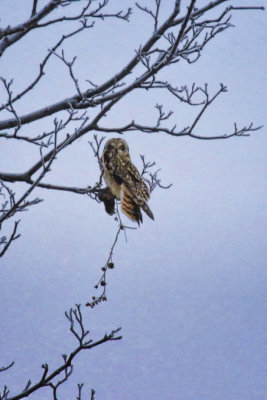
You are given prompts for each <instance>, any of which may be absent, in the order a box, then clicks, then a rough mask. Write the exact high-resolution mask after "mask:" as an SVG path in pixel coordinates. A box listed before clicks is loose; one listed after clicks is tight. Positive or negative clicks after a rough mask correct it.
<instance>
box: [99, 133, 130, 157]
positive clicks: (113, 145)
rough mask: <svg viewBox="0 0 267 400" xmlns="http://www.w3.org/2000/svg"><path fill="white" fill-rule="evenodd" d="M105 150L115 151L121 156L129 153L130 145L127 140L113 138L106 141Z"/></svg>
mask: <svg viewBox="0 0 267 400" xmlns="http://www.w3.org/2000/svg"><path fill="white" fill-rule="evenodd" d="M104 152H108V153H113V154H116V155H118V156H119V157H123V156H126V155H129V147H128V144H127V142H126V140H124V139H120V138H118V139H117V138H113V139H109V140H108V141H107V142H106V144H105V147H104Z"/></svg>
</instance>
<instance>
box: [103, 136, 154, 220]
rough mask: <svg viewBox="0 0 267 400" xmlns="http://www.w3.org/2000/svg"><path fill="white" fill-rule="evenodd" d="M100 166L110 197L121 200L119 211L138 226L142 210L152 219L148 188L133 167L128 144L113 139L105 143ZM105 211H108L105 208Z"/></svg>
mask: <svg viewBox="0 0 267 400" xmlns="http://www.w3.org/2000/svg"><path fill="white" fill-rule="evenodd" d="M101 166H102V169H103V173H104V179H105V181H106V184H107V185H108V187H109V189H110V191H111V193H112V195H113V196H114V197H116V199H118V200H121V209H122V211H123V212H124V214H126V215H127V217H129V218H130V219H131V220H133V221H136V222H138V224H139V223H140V222H142V214H141V210H140V208H142V209H143V210H144V211H145V213H146V214H147V215H148V216H149V217H150V218H152V219H154V216H153V214H152V211H151V210H150V208H149V207H148V205H147V203H146V201H147V200H148V199H149V190H148V187H147V185H146V183H145V182H144V180H143V179H142V177H141V176H140V174H139V172H138V170H137V168H136V167H135V166H134V165H133V163H132V161H131V158H130V154H129V147H128V144H127V142H126V141H125V140H124V139H115V138H114V139H110V140H108V141H107V142H106V144H105V147H104V150H103V154H102V157H101ZM106 210H107V211H108V209H107V206H106ZM108 212H109V211H108ZM111 213H112V212H111Z"/></svg>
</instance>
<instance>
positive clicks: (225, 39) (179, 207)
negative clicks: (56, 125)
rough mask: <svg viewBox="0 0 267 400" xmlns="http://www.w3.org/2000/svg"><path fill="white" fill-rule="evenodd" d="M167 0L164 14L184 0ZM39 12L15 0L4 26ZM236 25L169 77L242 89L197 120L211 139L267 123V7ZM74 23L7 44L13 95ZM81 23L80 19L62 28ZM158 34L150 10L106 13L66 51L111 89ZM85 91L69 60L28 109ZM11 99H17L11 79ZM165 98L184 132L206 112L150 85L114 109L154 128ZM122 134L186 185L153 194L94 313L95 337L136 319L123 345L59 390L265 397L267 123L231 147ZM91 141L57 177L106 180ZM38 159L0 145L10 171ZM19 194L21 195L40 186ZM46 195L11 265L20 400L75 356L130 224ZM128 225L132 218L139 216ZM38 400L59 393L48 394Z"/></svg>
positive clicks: (84, 75)
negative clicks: (105, 269) (82, 327)
mask: <svg viewBox="0 0 267 400" xmlns="http://www.w3.org/2000/svg"><path fill="white" fill-rule="evenodd" d="M40 3H42V2H40ZM43 3H44V2H43ZM111 3H112V4H113V6H114V8H115V9H118V8H119V7H121V6H120V4H121V3H123V6H124V4H125V7H126V6H128V4H129V5H132V6H133V7H134V1H130V0H127V1H125V2H118V1H113V2H111ZM151 3H152V2H149V1H143V4H147V5H148V4H151ZM163 3H164V6H163V10H162V18H163V16H165V15H168V14H169V10H170V8H167V7H168V6H169V3H172V2H167V1H166V2H163ZM165 3H166V5H165ZM204 3H205V2H204V1H199V2H198V4H200V5H201V4H204ZM243 3H244V2H241V1H240V2H239V5H241V4H242V5H243ZM252 3H253V4H254V3H255V2H254V1H253V2H252V1H251V2H249V1H247V2H246V5H249V4H252ZM227 4H228V3H227ZM258 4H259V5H261V4H262V2H258ZM30 9H31V1H28V0H24V2H21V1H19V0H13V1H7V0H3V1H2V2H1V3H0V15H1V26H6V25H8V24H15V23H19V22H21V21H22V20H23V19H24V18H26V16H28V15H29V13H30V11H29V10H30ZM232 22H233V24H234V25H235V27H234V28H231V29H228V30H227V31H225V32H224V33H222V34H221V35H218V36H217V37H216V38H215V39H214V40H213V41H211V42H210V43H209V44H208V45H207V47H206V48H205V50H204V52H203V54H202V56H201V58H200V59H199V61H198V62H197V63H195V64H190V65H189V64H187V63H186V62H185V61H184V62H180V63H178V64H175V65H172V66H171V67H169V68H168V69H167V70H166V72H165V73H164V74H163V75H162V78H164V79H170V80H171V82H172V83H174V84H176V85H177V86H181V85H185V84H188V85H190V84H192V83H193V82H196V83H197V84H199V85H201V84H202V85H203V84H204V83H206V82H208V83H209V88H210V91H211V93H215V92H216V90H217V89H218V87H219V85H220V83H224V84H225V85H227V88H228V92H227V93H224V94H222V95H221V96H220V97H219V98H218V100H217V101H216V102H215V103H214V104H213V105H212V106H211V107H210V109H209V110H208V111H207V113H206V114H205V115H204V117H203V119H202V121H201V122H200V124H199V127H198V130H197V132H196V133H199V134H200V135H203V136H208V135H210V136H214V135H216V134H224V133H230V132H231V131H232V129H233V124H234V122H236V123H238V125H239V126H240V127H241V126H244V125H249V124H250V122H254V123H255V125H256V126H257V125H265V126H266V123H267V121H266V80H267V79H266V78H267V76H266V59H267V58H266V56H267V54H266V15H265V12H260V11H254V12H253V11H249V12H238V11H235V13H234V15H233V20H232ZM60 29H61V28H60V26H53V27H51V29H49V30H47V31H46V30H40V31H38V33H35V34H33V33H32V34H30V35H29V36H28V37H25V38H24V39H23V40H22V41H21V42H18V43H17V44H15V45H13V46H11V47H10V48H9V49H8V50H7V51H6V53H5V54H4V56H3V58H2V60H1V64H0V75H1V76H4V77H6V78H8V79H10V78H12V77H13V78H14V91H15V92H16V91H18V90H20V89H22V88H23V87H24V86H25V84H26V83H27V82H30V81H31V79H32V78H33V77H34V76H35V75H36V73H37V72H38V68H39V67H38V66H39V63H40V60H41V59H42V57H44V56H45V54H46V52H47V49H48V48H50V47H51V46H52V45H53V44H54V43H55V42H56V41H57V39H58V37H60V35H61V34H62V31H61V30H60ZM69 29H70V28H69V25H66V26H65V28H64V29H63V32H68V31H69ZM151 31H152V25H151V23H150V20H149V17H148V16H146V15H143V14H142V13H141V12H140V10H137V9H136V8H135V7H134V13H133V15H132V17H131V22H130V23H126V22H123V21H117V20H112V19H109V20H108V21H106V22H102V21H97V23H96V26H95V28H94V29H91V30H88V31H86V32H84V33H82V34H81V35H80V36H78V37H75V38H73V39H71V40H69V41H68V43H67V45H66V46H65V49H66V54H67V55H68V56H69V57H70V58H71V57H73V56H75V55H77V57H78V58H77V61H76V64H75V72H76V74H77V76H79V82H80V85H81V87H82V88H83V89H84V88H87V82H86V79H90V80H92V81H94V82H96V83H101V82H103V81H104V80H106V79H107V78H108V77H110V76H112V75H113V74H114V73H115V72H116V71H117V70H119V69H121V68H122V67H123V65H125V63H126V62H127V61H128V60H129V59H130V58H131V57H132V56H133V55H134V54H135V50H136V49H138V48H139V46H140V44H142V43H144V42H145V41H146V40H147V38H148V37H149V35H150V34H151ZM74 90H75V88H74V85H73V82H71V81H70V79H69V75H68V72H67V69H66V67H64V65H63V64H62V63H61V62H60V60H58V59H56V58H55V59H54V60H52V62H51V63H50V64H49V65H48V67H47V69H46V76H45V78H44V79H43V81H41V83H40V84H39V86H38V88H37V89H36V90H35V91H33V92H32V93H30V94H29V96H28V97H27V98H26V99H25V102H23V103H22V104H21V105H18V112H19V114H24V113H28V112H30V111H31V110H34V109H38V108H39V107H43V106H45V105H47V104H50V103H52V102H55V101H58V100H60V99H63V98H64V97H66V96H70V95H72V94H73V93H74ZM0 94H1V100H0V101H1V102H3V101H4V99H5V95H4V94H3V89H2V88H1V92H0ZM156 103H158V104H164V105H165V108H166V110H170V109H171V110H173V111H174V114H173V116H172V117H171V124H172V125H174V124H177V126H178V127H181V128H182V127H184V126H187V125H189V123H190V122H191V121H192V120H193V118H194V116H195V115H196V112H197V110H196V109H194V108H190V107H184V106H183V107H182V106H181V104H180V103H179V102H178V101H177V102H175V101H174V98H173V97H171V96H170V95H168V94H167V93H166V92H163V91H154V92H153V93H144V92H141V93H140V92H138V93H135V94H132V95H131V96H129V99H126V100H125V101H123V102H122V103H121V104H120V105H118V106H117V107H116V108H114V110H113V111H112V113H111V114H110V115H109V116H108V117H107V119H106V126H109V127H116V126H121V125H123V124H124V123H127V122H129V121H131V120H132V119H136V121H139V122H142V123H144V124H146V123H147V124H152V123H153V122H154V121H155V119H156V115H157V114H156V111H155V108H154V105H155V104H156ZM5 118H7V115H6V114H3V116H1V119H5ZM52 124H53V118H52V119H48V120H45V119H44V120H42V121H39V122H38V123H35V124H32V125H33V126H29V127H27V126H26V127H25V128H24V133H25V134H28V133H30V134H33V133H36V132H38V133H42V132H43V131H45V130H48V129H50V128H51V126H52ZM117 136H118V135H117V134H109V136H108V137H117ZM124 138H125V139H126V140H127V142H128V143H129V147H130V153H131V156H132V160H133V162H134V163H135V164H136V166H137V167H138V168H139V169H141V161H140V157H139V155H140V154H145V156H146V158H147V159H148V160H151V161H155V162H156V164H157V168H160V169H161V171H160V177H161V178H162V183H164V184H169V183H172V184H173V185H172V187H171V188H170V189H169V190H160V189H157V190H155V191H154V192H153V193H152V196H151V200H150V202H149V205H150V208H151V210H152V211H153V214H154V216H155V221H152V220H150V219H149V218H147V216H146V215H145V216H144V223H143V224H142V226H141V227H140V228H138V229H137V230H129V231H127V242H126V240H125V237H124V236H123V235H121V236H120V238H119V242H118V245H117V247H116V251H115V253H114V263H115V268H114V270H112V271H110V273H109V276H108V301H107V302H105V303H103V304H101V305H100V306H98V307H96V308H95V309H93V310H91V309H88V308H85V307H83V312H84V318H85V323H86V326H87V327H88V328H89V329H90V332H91V334H92V338H94V339H97V338H99V337H100V336H101V335H103V334H104V333H105V332H109V331H110V330H112V329H115V328H117V327H122V334H123V340H122V341H120V342H114V343H107V344H104V345H102V346H99V347H97V348H95V349H93V350H92V351H90V353H84V354H81V355H80V357H78V358H77V360H76V361H75V363H74V372H73V375H72V376H71V378H70V379H69V381H68V382H67V383H66V384H64V385H63V386H62V391H60V392H59V394H60V395H61V398H64V399H74V398H75V396H76V395H77V389H76V384H77V383H80V382H84V383H85V387H84V398H89V393H90V389H91V388H94V389H95V390H96V400H104V399H108V400H115V399H116V400H118V399H126V400H137V399H138V400H139V399H140V400H141V399H154V400H161V399H164V400H176V399H179V400H266V399H267V367H266V365H267V364H266V356H267V351H266V350H267V348H266V331H267V329H266V322H267V313H266V311H267V310H266V308H267V307H266V286H267V239H266V238H267V202H266V198H267V183H266V182H267V179H266V167H267V132H266V128H265V127H263V128H262V129H261V130H260V131H257V132H255V133H254V134H252V135H251V136H250V137H241V138H232V139H228V140H218V141H203V140H194V139H189V138H174V137H170V136H166V135H164V134H155V135H154V134H153V135H149V134H145V133H140V132H136V133H128V134H125V135H124ZM89 140H92V136H86V137H84V138H83V140H80V141H79V143H75V144H74V145H73V146H70V147H69V148H68V149H67V150H65V151H64V152H62V153H60V155H59V156H58V158H57V160H56V162H55V163H54V166H53V171H52V172H51V173H49V174H48V175H47V176H46V178H45V180H44V181H46V182H50V183H52V182H53V183H58V184H62V185H71V186H81V187H86V186H87V185H93V184H94V183H95V182H97V180H98V177H99V168H98V164H97V161H96V159H95V158H94V157H93V154H92V151H91V149H90V146H89V144H88V141H89ZM38 158H39V153H38V149H36V148H34V147H32V146H28V145H21V144H17V143H10V142H8V141H6V140H1V141H0V171H5V172H23V171H25V170H26V169H27V168H29V167H30V166H31V165H32V164H33V163H34V162H35V161H36V160H37V159H38ZM12 188H13V190H15V191H17V193H20V192H21V191H22V190H25V189H26V185H24V184H20V185H18V186H16V187H15V186H12ZM35 196H39V197H41V198H44V200H45V201H44V202H42V203H41V204H39V205H36V206H34V207H31V208H30V209H29V211H28V212H27V213H24V214H23V215H21V223H20V233H21V234H22V236H21V238H20V239H18V240H17V241H16V242H14V243H13V244H12V246H11V247H10V249H9V251H8V252H7V254H6V255H5V257H4V258H3V259H0V264H1V268H0V293H1V301H0V315H1V323H0V325H1V327H0V366H2V365H7V364H8V363H10V362H11V361H13V360H14V361H15V365H14V367H13V368H12V369H10V370H9V371H7V372H5V373H2V374H0V385H1V387H3V385H4V384H7V385H8V386H9V389H10V391H11V395H15V394H16V393H17V392H19V391H21V389H23V387H24V386H25V385H26V382H27V381H28V379H31V381H32V382H35V381H37V380H38V379H39V378H40V376H41V373H42V369H41V365H42V364H43V363H44V362H47V363H48V364H49V366H50V367H51V369H52V368H53V367H56V366H57V365H59V364H60V363H61V354H62V353H67V352H69V351H71V350H72V349H73V348H74V345H76V343H75V342H74V338H73V337H72V335H71V334H70V333H69V331H68V323H67V320H66V318H65V316H64V312H65V310H68V309H69V308H70V307H72V306H74V305H75V304H76V303H81V304H82V305H84V304H85V303H86V302H87V301H88V300H90V299H91V297H92V295H94V294H95V289H94V285H95V283H96V282H97V280H98V279H99V276H100V273H101V270H100V269H101V266H102V265H103V264H104V263H105V261H106V258H107V256H108V252H109V249H110V247H111V245H112V242H113V239H114V236H115V233H116V230H117V222H116V221H114V218H113V217H110V216H109V215H107V214H106V213H105V211H104V207H103V205H102V204H98V203H95V202H93V201H92V200H91V199H89V198H88V197H87V196H80V195H77V194H72V193H67V192H57V191H45V190H41V189H38V190H36V192H35ZM123 221H124V222H125V223H126V224H130V225H131V226H133V224H131V223H130V222H129V220H127V218H126V217H123ZM8 228H9V226H8V225H7V229H8ZM5 234H7V231H6V232H5ZM86 396H87V397H86ZM32 398H33V399H43V398H52V397H51V393H50V392H49V391H48V390H47V392H46V391H45V390H44V391H40V392H37V393H36V394H35V395H33V396H32Z"/></svg>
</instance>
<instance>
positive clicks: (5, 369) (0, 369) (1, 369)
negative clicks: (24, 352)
mask: <svg viewBox="0 0 267 400" xmlns="http://www.w3.org/2000/svg"><path fill="white" fill-rule="evenodd" d="M14 364H15V363H14V361H12V363H10V364H9V365H8V366H7V367H1V368H0V372H4V371H7V370H8V369H9V368H12V367H13V365H14Z"/></svg>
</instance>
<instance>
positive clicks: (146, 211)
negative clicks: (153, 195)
mask: <svg viewBox="0 0 267 400" xmlns="http://www.w3.org/2000/svg"><path fill="white" fill-rule="evenodd" d="M141 207H142V209H143V210H144V212H145V213H146V214H147V215H148V216H149V217H150V218H151V219H153V220H154V215H153V213H152V211H151V210H150V208H149V207H148V205H147V203H145V202H144V204H142V206H141Z"/></svg>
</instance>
